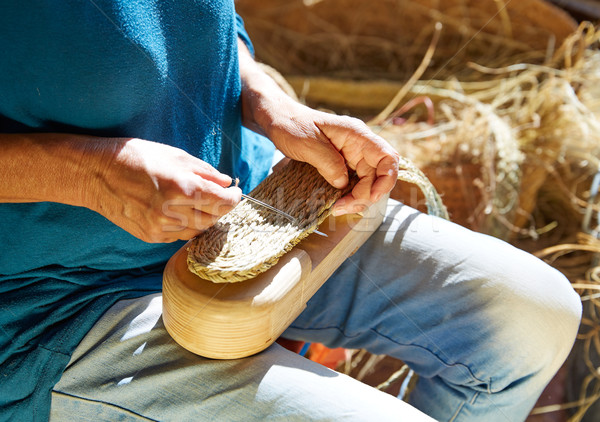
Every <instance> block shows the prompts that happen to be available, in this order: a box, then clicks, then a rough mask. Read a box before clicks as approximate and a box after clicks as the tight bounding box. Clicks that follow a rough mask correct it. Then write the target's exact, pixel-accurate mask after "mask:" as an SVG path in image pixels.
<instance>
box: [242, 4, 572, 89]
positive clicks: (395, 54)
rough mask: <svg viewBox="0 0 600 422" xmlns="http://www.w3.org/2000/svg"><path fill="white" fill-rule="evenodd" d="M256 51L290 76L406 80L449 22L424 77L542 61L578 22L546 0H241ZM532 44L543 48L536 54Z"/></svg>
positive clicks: (464, 75)
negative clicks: (475, 66) (512, 61)
mask: <svg viewBox="0 0 600 422" xmlns="http://www.w3.org/2000/svg"><path fill="white" fill-rule="evenodd" d="M236 8H237V10H238V12H239V13H240V14H241V15H242V16H243V18H244V20H245V22H246V27H247V29H248V32H249V34H250V36H251V38H252V39H253V40H254V43H255V45H256V51H257V57H258V58H259V59H260V60H261V61H264V62H266V63H267V64H270V65H272V66H274V67H275V68H277V69H278V70H279V71H281V72H282V73H284V74H286V75H291V74H296V75H320V76H330V77H345V78H354V79H357V78H358V79H373V78H385V79H396V80H406V79H407V78H408V77H409V76H410V75H411V74H412V73H413V72H414V71H415V69H416V68H417V66H418V65H419V63H420V62H421V58H422V55H423V52H424V51H425V50H426V48H427V45H428V43H429V39H430V38H431V36H432V34H433V33H434V32H435V25H436V23H438V22H440V23H442V24H443V27H444V29H443V31H442V34H441V41H440V43H439V45H438V47H437V48H436V51H435V54H434V56H433V58H432V63H431V66H429V68H428V70H427V73H426V74H425V78H427V79H430V78H436V79H446V78H447V77H451V76H456V75H459V76H460V77H461V79H463V80H464V79H465V78H466V77H468V74H469V73H470V71H469V70H468V69H465V67H464V63H466V62H467V61H471V60H476V61H477V62H478V63H480V64H485V65H487V66H500V65H501V63H503V62H504V63H505V62H506V61H505V60H504V59H505V58H506V57H511V58H514V57H517V56H519V55H521V54H527V55H528V56H529V59H531V60H534V61H535V62H538V63H539V62H542V61H543V60H544V58H545V50H546V48H547V47H548V45H549V43H550V44H551V45H552V44H554V45H560V44H561V43H562V42H563V41H564V39H565V38H566V37H567V36H568V35H569V34H570V33H572V32H573V31H574V30H575V28H576V24H575V22H574V21H573V20H572V19H571V18H570V17H568V15H566V14H565V13H564V12H563V11H562V10H560V9H558V8H555V7H553V6H551V5H550V4H548V3H546V2H544V1H543V0H520V1H518V2H516V1H512V2H511V1H507V0H444V1H441V0H377V1H363V0H304V1H303V0H261V1H258V0H237V1H236ZM531 51H536V52H539V53H538V54H536V56H535V57H531V54H530V53H531Z"/></svg>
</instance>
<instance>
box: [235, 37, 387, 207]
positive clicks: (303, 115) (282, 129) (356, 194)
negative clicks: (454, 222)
mask: <svg viewBox="0 0 600 422" xmlns="http://www.w3.org/2000/svg"><path fill="white" fill-rule="evenodd" d="M238 44H239V46H240V73H241V77H242V110H243V117H244V125H246V126H247V127H249V128H251V129H253V130H255V131H257V132H259V133H262V134H264V135H266V136H267V137H268V138H270V139H271V141H272V142H273V143H274V144H275V146H276V147H277V148H278V149H279V150H280V151H281V152H283V154H285V155H286V156H288V157H290V158H293V159H295V160H299V161H304V162H307V163H309V164H311V165H313V166H314V167H316V168H317V170H318V171H319V173H321V175H322V176H323V177H324V178H325V179H326V180H327V181H328V182H329V183H330V184H332V185H333V186H335V187H337V188H343V187H344V186H346V184H347V183H348V168H350V169H352V170H355V171H356V173H357V175H358V177H359V182H358V183H357V184H356V186H355V187H354V189H352V192H350V193H349V194H348V195H346V196H344V197H343V198H341V199H340V200H338V202H337V203H336V204H335V205H334V208H333V213H334V214H336V215H340V214H346V213H352V212H360V211H362V210H364V209H365V207H366V206H368V205H369V204H371V203H373V202H375V201H377V200H379V199H380V198H381V197H382V196H383V195H384V194H386V193H387V192H389V191H391V190H392V188H393V187H394V184H395V183H396V179H397V176H398V162H399V155H398V153H397V152H396V151H395V150H394V149H393V148H392V147H391V146H390V145H389V144H388V143H387V142H385V140H383V139H382V138H381V137H379V136H377V135H376V134H374V133H373V132H372V131H371V130H370V129H369V127H368V126H367V125H366V124H364V123H363V122H362V121H360V120H358V119H354V118H351V117H347V116H336V115H332V114H328V113H324V112H320V111H316V110H313V109H311V108H309V107H306V106H303V105H302V104H299V103H297V102H296V101H294V100H293V99H292V98H290V97H289V96H288V95H286V94H285V93H284V92H283V91H282V90H281V89H280V88H279V87H278V86H277V84H275V82H274V81H273V80H272V79H271V78H270V77H269V76H267V75H266V74H265V73H264V72H263V71H262V70H261V69H260V68H259V67H258V66H257V64H256V63H255V62H254V60H253V59H252V57H251V56H250V54H249V53H248V50H247V49H246V47H245V46H244V45H243V43H241V42H240V43H238Z"/></svg>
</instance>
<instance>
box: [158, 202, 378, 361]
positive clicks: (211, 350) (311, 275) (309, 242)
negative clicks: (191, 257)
mask: <svg viewBox="0 0 600 422" xmlns="http://www.w3.org/2000/svg"><path fill="white" fill-rule="evenodd" d="M386 203H387V198H383V199H382V200H381V201H379V202H378V203H377V204H374V205H373V206H371V207H370V208H369V209H368V210H367V211H365V212H364V213H363V216H359V215H356V214H353V215H346V216H341V217H337V218H333V217H329V218H328V219H326V220H325V221H324V222H323V223H322V224H321V226H320V227H319V230H320V231H321V232H323V233H324V234H326V235H327V237H324V236H321V235H318V234H315V233H313V234H311V235H309V236H308V237H307V238H306V239H304V240H303V241H302V242H300V243H299V244H298V245H297V246H296V247H294V249H292V251H290V252H289V253H287V254H285V255H284V256H283V257H281V259H280V260H279V262H278V263H277V265H275V266H274V267H272V268H271V269H269V270H268V271H266V272H264V273H262V274H260V275H259V276H258V277H256V278H254V279H251V280H246V281H242V282H239V283H223V284H216V283H213V282H211V281H208V280H204V279H202V278H200V277H198V276H196V275H195V274H193V273H191V272H190V271H188V269H187V261H186V260H187V245H185V246H184V247H183V248H181V249H180V250H179V251H178V252H177V253H176V254H175V255H173V257H172V258H171V259H170V260H169V262H168V263H167V265H166V267H165V270H164V274H163V320H164V324H165V327H166V328H167V331H168V332H169V334H170V335H171V337H173V339H175V341H176V342H177V343H179V344H180V345H181V346H183V347H184V348H186V349H187V350H189V351H191V352H193V353H196V354H198V355H201V356H205V357H209V358H215V359H236V358H242V357H246V356H250V355H253V354H255V353H258V352H260V351H262V350H264V349H266V348H267V347H268V346H269V345H271V344H272V343H273V342H274V341H275V340H276V339H277V338H278V337H279V336H280V335H281V333H283V331H285V329H286V328H287V327H288V326H289V325H290V324H291V323H292V321H294V319H296V317H297V316H298V315H300V313H301V312H302V310H303V309H304V308H305V307H306V303H307V302H308V300H309V299H310V298H311V297H312V296H313V295H314V294H315V293H316V291H317V290H318V289H319V288H320V287H321V286H322V284H323V283H324V282H325V281H326V280H327V279H328V278H329V277H330V276H331V274H332V273H333V272H334V271H335V270H336V269H337V268H338V267H339V266H340V265H341V264H342V262H344V260H346V259H347V258H348V257H349V256H351V255H352V254H353V253H354V252H355V251H356V250H357V249H358V248H359V247H360V246H361V245H362V244H363V243H364V242H365V241H366V240H367V238H368V237H369V236H370V235H371V233H373V232H374V231H375V230H376V229H377V228H378V227H379V225H380V224H381V221H382V220H383V216H384V213H385V206H386Z"/></svg>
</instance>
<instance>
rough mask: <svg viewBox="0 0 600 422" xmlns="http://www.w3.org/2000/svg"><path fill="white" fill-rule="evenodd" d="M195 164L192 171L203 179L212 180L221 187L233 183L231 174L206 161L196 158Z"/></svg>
mask: <svg viewBox="0 0 600 422" xmlns="http://www.w3.org/2000/svg"><path fill="white" fill-rule="evenodd" d="M195 164H196V165H195V168H194V173H195V174H197V175H198V176H200V177H202V178H203V179H204V180H207V181H209V182H213V183H215V184H217V185H219V186H221V187H227V186H230V185H231V184H232V183H233V179H232V178H231V176H228V175H226V174H223V173H221V172H220V171H219V170H217V169H216V168H214V167H213V166H211V165H210V164H208V163H207V162H205V161H202V160H197V162H196V163H195Z"/></svg>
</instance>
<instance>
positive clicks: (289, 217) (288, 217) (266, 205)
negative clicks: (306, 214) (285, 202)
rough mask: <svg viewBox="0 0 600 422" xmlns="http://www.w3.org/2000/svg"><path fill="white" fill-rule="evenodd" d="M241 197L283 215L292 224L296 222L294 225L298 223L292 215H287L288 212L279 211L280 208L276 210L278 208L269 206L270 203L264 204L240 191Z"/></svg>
mask: <svg viewBox="0 0 600 422" xmlns="http://www.w3.org/2000/svg"><path fill="white" fill-rule="evenodd" d="M242 198H244V199H247V200H248V201H250V202H254V203H255V204H257V205H260V206H262V207H265V208H267V209H268V210H271V211H273V212H275V213H277V214H279V215H281V216H283V217H285V218H287V219H288V220H290V221H291V222H292V223H293V224H296V225H298V220H296V219H295V218H294V217H292V216H291V215H289V214H287V213H285V212H283V211H281V210H278V209H277V208H275V207H272V206H271V205H269V204H265V203H264V202H262V201H259V200H258V199H254V198H252V197H251V196H248V195H246V194H243V193H242Z"/></svg>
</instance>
